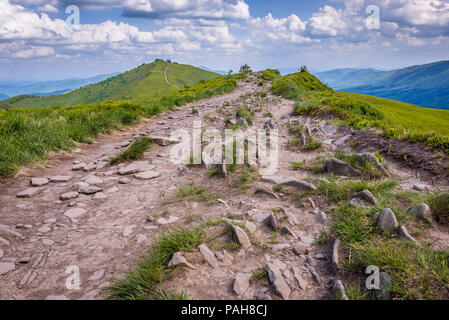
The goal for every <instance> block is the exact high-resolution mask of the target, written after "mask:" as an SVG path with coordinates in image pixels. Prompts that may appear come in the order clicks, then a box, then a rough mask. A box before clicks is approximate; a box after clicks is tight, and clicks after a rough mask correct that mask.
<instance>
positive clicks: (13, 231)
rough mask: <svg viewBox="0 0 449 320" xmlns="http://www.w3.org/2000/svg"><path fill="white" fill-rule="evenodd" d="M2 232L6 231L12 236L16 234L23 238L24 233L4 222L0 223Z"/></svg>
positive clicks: (0, 232)
mask: <svg viewBox="0 0 449 320" xmlns="http://www.w3.org/2000/svg"><path fill="white" fill-rule="evenodd" d="M2 233H6V234H8V235H10V236H14V237H17V238H22V234H21V233H20V232H18V231H16V229H14V228H11V227H9V226H6V225H3V224H0V234H2Z"/></svg>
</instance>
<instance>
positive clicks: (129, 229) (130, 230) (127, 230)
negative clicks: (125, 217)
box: [123, 226, 136, 238]
mask: <svg viewBox="0 0 449 320" xmlns="http://www.w3.org/2000/svg"><path fill="white" fill-rule="evenodd" d="M135 227H136V226H127V227H125V228H124V229H123V236H124V237H125V238H126V237H127V236H129V235H130V234H131V233H133V229H134V228H135Z"/></svg>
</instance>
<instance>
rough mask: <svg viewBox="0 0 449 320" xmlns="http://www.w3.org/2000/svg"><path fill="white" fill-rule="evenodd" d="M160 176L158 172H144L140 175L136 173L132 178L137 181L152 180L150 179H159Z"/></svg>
mask: <svg viewBox="0 0 449 320" xmlns="http://www.w3.org/2000/svg"><path fill="white" fill-rule="evenodd" d="M160 176H161V174H160V173H159V172H156V171H145V172H141V173H136V174H135V175H134V178H136V179H137V180H152V179H156V178H159V177H160Z"/></svg>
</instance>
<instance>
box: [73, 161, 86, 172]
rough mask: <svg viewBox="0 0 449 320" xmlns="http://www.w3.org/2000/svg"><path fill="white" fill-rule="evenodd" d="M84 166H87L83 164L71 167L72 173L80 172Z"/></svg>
mask: <svg viewBox="0 0 449 320" xmlns="http://www.w3.org/2000/svg"><path fill="white" fill-rule="evenodd" d="M85 166H87V164H85V163H82V162H81V163H76V164H75V165H74V166H73V167H72V170H73V171H81V170H83V168H84V167H85Z"/></svg>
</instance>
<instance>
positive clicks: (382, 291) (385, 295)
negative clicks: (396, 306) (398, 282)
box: [374, 272, 393, 300]
mask: <svg viewBox="0 0 449 320" xmlns="http://www.w3.org/2000/svg"><path fill="white" fill-rule="evenodd" d="M392 285H393V283H392V282H391V280H390V277H389V276H388V274H386V273H385V272H380V273H379V289H377V290H374V295H375V296H376V299H377V300H389V299H390V289H391V286H392Z"/></svg>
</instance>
